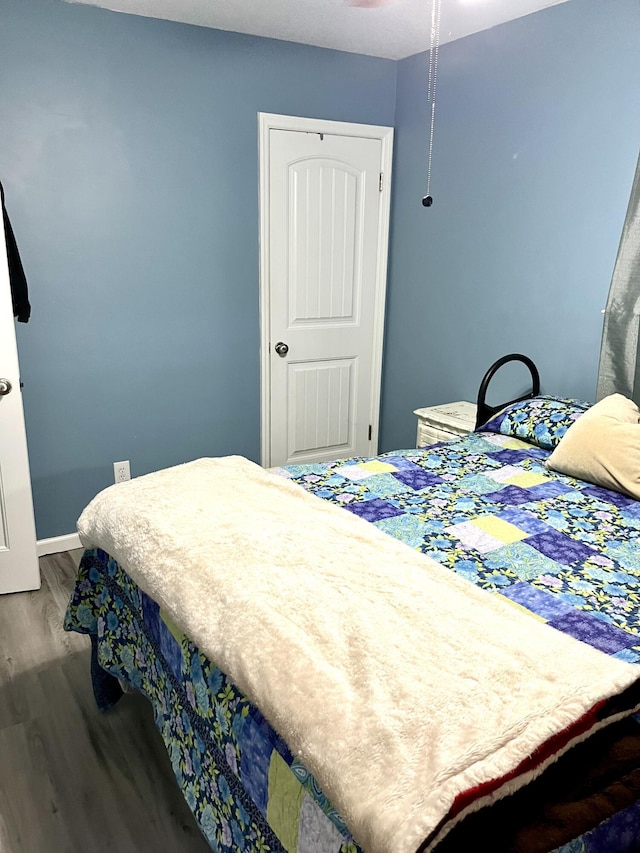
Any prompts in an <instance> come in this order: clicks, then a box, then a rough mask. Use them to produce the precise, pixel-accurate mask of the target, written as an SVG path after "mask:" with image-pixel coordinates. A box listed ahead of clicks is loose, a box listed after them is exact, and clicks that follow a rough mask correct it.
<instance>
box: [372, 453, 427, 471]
mask: <svg viewBox="0 0 640 853" xmlns="http://www.w3.org/2000/svg"><path fill="white" fill-rule="evenodd" d="M380 461H381V462H388V463H389V465H393V466H394V467H395V468H397V469H398V470H399V471H402V469H403V468H409V469H415V470H417V471H421V470H422V468H421V467H420V466H419V465H416V463H415V462H412V461H411V459H407V457H406V456H393V455H389V456H380Z"/></svg>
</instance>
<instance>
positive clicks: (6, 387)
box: [0, 379, 11, 397]
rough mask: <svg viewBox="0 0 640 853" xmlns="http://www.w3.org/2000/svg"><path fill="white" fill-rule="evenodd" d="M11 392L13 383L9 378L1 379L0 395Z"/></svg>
mask: <svg viewBox="0 0 640 853" xmlns="http://www.w3.org/2000/svg"><path fill="white" fill-rule="evenodd" d="M10 393H11V383H10V382H9V380H8V379H0V397H4V396H5V395H6V394H10Z"/></svg>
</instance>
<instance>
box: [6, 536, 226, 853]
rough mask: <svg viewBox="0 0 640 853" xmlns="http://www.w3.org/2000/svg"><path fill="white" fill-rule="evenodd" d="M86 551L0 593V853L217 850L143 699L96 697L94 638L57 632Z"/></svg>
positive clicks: (54, 559)
mask: <svg viewBox="0 0 640 853" xmlns="http://www.w3.org/2000/svg"><path fill="white" fill-rule="evenodd" d="M80 553H81V552H79V551H73V552H67V553H64V554H56V555H54V556H51V557H43V558H42V559H41V560H40V568H41V572H42V588H41V589H40V590H38V591H37V592H27V593H16V594H13V595H4V596H0V851H1V853H63V851H64V853H102V851H118V853H129V851H153V853H165V851H166V853H182V851H185V853H211V851H210V848H209V846H208V845H207V843H206V842H205V840H204V838H203V836H202V835H201V834H200V831H199V830H198V828H197V826H196V824H195V821H194V819H193V817H192V815H191V812H190V811H189V809H188V807H187V804H186V803H185V801H184V800H183V798H182V794H181V793H180V791H179V789H178V786H177V784H176V781H175V778H174V776H173V772H172V770H171V765H170V763H169V759H168V757H167V754H166V752H165V750H164V746H163V744H162V740H161V738H160V735H159V734H158V732H157V730H156V728H155V725H154V722H153V716H152V713H151V707H150V705H149V704H148V702H147V701H146V700H145V699H144V698H142V697H141V696H138V695H127V696H124V697H123V699H122V700H121V701H120V702H119V703H118V705H117V706H116V707H115V708H114V709H113V710H111V711H109V712H108V713H106V714H103V713H101V712H100V711H98V709H97V708H96V706H95V703H94V700H93V694H92V692H91V682H90V678H89V646H90V644H89V640H88V638H87V637H84V636H80V635H78V634H67V633H65V632H64V631H63V630H62V618H63V615H64V611H65V608H66V605H67V600H68V598H69V595H70V593H71V589H72V586H73V579H74V576H75V570H76V566H77V563H78V560H79V559H80Z"/></svg>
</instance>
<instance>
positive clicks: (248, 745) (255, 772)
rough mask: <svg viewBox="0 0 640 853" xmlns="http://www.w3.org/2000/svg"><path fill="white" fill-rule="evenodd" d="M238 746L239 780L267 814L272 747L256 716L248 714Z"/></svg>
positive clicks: (261, 723) (263, 812)
mask: <svg viewBox="0 0 640 853" xmlns="http://www.w3.org/2000/svg"><path fill="white" fill-rule="evenodd" d="M238 742H239V745H240V756H241V757H240V779H241V780H242V784H243V785H244V787H245V788H246V790H247V793H248V794H249V796H250V797H251V799H252V800H253V802H254V803H255V804H256V806H257V807H258V808H259V809H260V811H261V812H262V814H266V813H267V802H268V799H269V763H270V761H271V753H272V752H273V745H272V744H271V742H270V740H269V737H268V734H267V731H266V729H265V726H264V725H263V722H262V720H261V719H260V717H259V716H258V717H257V718H256V717H254V716H253V715H252V714H250V715H249V716H248V717H247V718H246V720H245V722H244V725H243V727H242V731H241V733H240V736H239V737H238Z"/></svg>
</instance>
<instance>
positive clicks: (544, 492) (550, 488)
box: [529, 480, 574, 501]
mask: <svg viewBox="0 0 640 853" xmlns="http://www.w3.org/2000/svg"><path fill="white" fill-rule="evenodd" d="M573 491H574V489H572V488H571V486H567V485H565V484H564V483H559V482H558V481H557V480H550V481H549V482H548V483H539V484H538V485H537V486H531V488H530V489H529V495H530V498H529V500H532V501H545V500H548V499H549V498H557V497H558V495H564V494H566V493H567V492H573Z"/></svg>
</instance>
